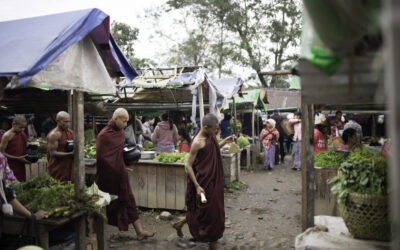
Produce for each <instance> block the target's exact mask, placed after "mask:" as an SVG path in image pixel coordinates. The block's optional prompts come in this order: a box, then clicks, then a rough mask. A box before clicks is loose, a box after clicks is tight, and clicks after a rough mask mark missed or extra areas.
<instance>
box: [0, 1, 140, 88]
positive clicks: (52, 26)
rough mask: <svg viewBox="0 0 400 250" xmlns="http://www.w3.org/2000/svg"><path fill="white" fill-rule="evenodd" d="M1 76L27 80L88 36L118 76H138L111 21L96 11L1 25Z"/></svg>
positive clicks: (83, 11) (129, 77)
mask: <svg viewBox="0 0 400 250" xmlns="http://www.w3.org/2000/svg"><path fill="white" fill-rule="evenodd" d="M0 31H1V32H0V53H1V57H0V76H18V78H19V79H18V82H19V83H20V84H22V85H24V86H26V85H27V84H28V82H29V80H30V79H31V78H32V76H34V75H35V74H37V73H38V72H39V71H41V70H42V69H44V68H45V67H46V66H47V65H49V64H50V63H51V62H52V61H53V60H54V59H56V58H57V57H58V56H59V55H60V54H61V53H62V52H63V51H65V50H66V49H68V48H69V47H70V46H71V45H73V44H75V43H76V42H79V41H81V40H82V39H84V38H85V37H86V36H87V35H90V37H91V39H92V41H93V42H94V44H96V47H97V48H98V50H99V52H100V54H102V55H103V56H104V57H105V60H106V61H107V62H108V63H107V64H106V65H111V67H112V70H114V72H115V73H117V74H118V75H121V76H122V75H124V76H125V77H127V78H128V79H130V80H133V78H135V77H136V76H137V75H138V73H137V72H136V70H135V69H134V68H133V67H132V65H131V64H130V62H129V61H128V60H127V59H126V57H125V56H124V55H123V53H122V52H121V50H120V49H119V47H118V45H117V44H116V42H115V40H114V38H113V37H112V35H111V34H110V18H109V16H108V15H107V14H105V13H104V12H102V11H100V10H99V9H86V10H79V11H72V12H66V13H60V14H54V15H48V16H40V17H33V18H26V19H19V20H13V21H6V22H0Z"/></svg>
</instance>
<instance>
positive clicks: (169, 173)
mask: <svg viewBox="0 0 400 250" xmlns="http://www.w3.org/2000/svg"><path fill="white" fill-rule="evenodd" d="M165 177H166V178H165V199H166V201H165V208H167V209H176V208H175V203H176V202H175V199H176V187H175V183H176V167H168V168H166V170H165Z"/></svg>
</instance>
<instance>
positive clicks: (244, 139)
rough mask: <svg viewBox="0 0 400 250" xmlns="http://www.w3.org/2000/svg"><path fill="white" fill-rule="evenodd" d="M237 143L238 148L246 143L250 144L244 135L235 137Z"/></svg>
mask: <svg viewBox="0 0 400 250" xmlns="http://www.w3.org/2000/svg"><path fill="white" fill-rule="evenodd" d="M237 142H238V145H239V147H240V148H244V147H246V146H247V145H250V142H249V140H247V138H245V137H244V136H239V138H238V139H237Z"/></svg>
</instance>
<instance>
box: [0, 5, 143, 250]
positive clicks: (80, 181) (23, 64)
mask: <svg viewBox="0 0 400 250" xmlns="http://www.w3.org/2000/svg"><path fill="white" fill-rule="evenodd" d="M0 28H1V30H2V31H3V32H2V33H1V35H0V37H1V39H0V50H1V52H2V55H3V56H2V57H1V59H0V78H1V79H2V80H1V81H0V82H1V83H2V84H3V85H2V86H1V90H4V88H5V86H6V85H7V88H12V89H17V88H26V89H25V90H21V91H27V92H29V87H34V88H41V89H45V90H50V89H60V90H64V91H65V92H66V93H68V94H67V98H66V99H67V100H69V101H68V104H69V105H68V106H69V108H68V110H69V111H70V114H71V118H72V119H71V120H72V121H73V130H74V133H75V142H74V152H75V154H74V193H75V197H76V198H78V197H79V196H80V195H82V194H83V189H84V177H85V169H84V161H83V146H84V144H83V139H84V133H83V112H84V94H83V92H96V93H110V92H111V93H112V92H114V91H115V89H116V88H115V83H114V82H113V81H112V79H111V77H113V78H115V77H119V76H125V77H127V78H128V79H133V78H134V77H135V76H136V75H137V73H136V71H135V69H134V68H133V67H132V66H131V65H130V63H129V61H128V60H127V59H126V58H125V56H124V55H123V54H122V53H121V51H120V49H119V48H118V46H117V44H116V43H115V41H114V39H113V37H112V36H111V34H110V25H109V16H108V15H107V14H105V13H103V12H102V11H100V10H98V9H87V10H79V11H73V12H66V13H61V14H55V15H48V16H41V17H34V18H27V19H21V20H15V21H7V22H1V23H0ZM20 101H21V103H22V104H26V103H24V100H23V99H22V100H20ZM60 101H61V100H60ZM64 103H65V102H64ZM29 104H30V105H31V106H35V103H29ZM74 216H76V217H75V219H74V220H75V222H76V228H75V229H76V230H75V239H76V244H75V246H76V249H85V248H86V246H85V235H86V233H85V227H86V226H85V218H84V216H81V215H79V214H75V215H74ZM65 219H66V220H70V221H72V217H67V218H65ZM46 221H47V219H45V220H43V221H42V224H43V225H52V224H53V225H54V224H57V223H61V222H51V221H48V223H47V222H46ZM46 223H47V224H46ZM44 228H49V227H47V226H44ZM46 230H47V229H43V230H42V231H43V233H44V235H42V236H41V237H44V238H46ZM98 240H102V239H98Z"/></svg>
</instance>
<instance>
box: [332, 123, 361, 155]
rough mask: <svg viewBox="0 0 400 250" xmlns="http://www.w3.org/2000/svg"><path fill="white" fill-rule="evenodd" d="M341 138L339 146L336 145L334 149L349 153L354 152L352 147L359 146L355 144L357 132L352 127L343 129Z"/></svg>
mask: <svg viewBox="0 0 400 250" xmlns="http://www.w3.org/2000/svg"><path fill="white" fill-rule="evenodd" d="M342 140H343V142H341V143H340V144H339V146H337V148H336V151H342V152H350V153H351V152H354V149H356V148H357V147H360V146H359V145H358V144H357V132H356V130H354V129H352V128H348V129H346V130H345V131H343V134H342Z"/></svg>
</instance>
